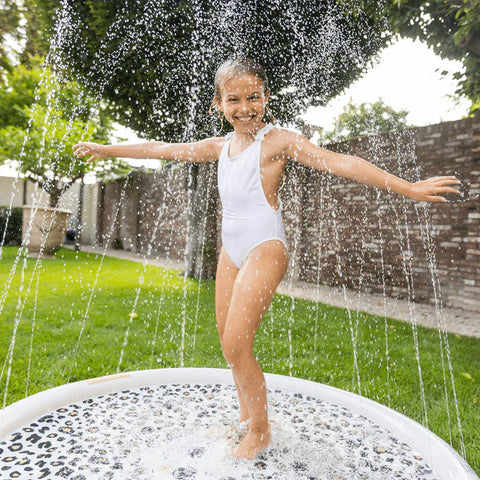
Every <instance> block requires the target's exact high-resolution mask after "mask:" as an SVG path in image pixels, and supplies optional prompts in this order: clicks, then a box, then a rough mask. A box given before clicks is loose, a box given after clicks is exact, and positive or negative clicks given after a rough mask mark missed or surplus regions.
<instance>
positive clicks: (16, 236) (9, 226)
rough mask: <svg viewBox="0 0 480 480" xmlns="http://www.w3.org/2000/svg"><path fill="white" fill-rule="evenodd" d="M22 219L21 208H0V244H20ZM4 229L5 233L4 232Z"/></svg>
mask: <svg viewBox="0 0 480 480" xmlns="http://www.w3.org/2000/svg"><path fill="white" fill-rule="evenodd" d="M22 218H23V209H22V208H21V207H13V208H12V209H11V210H10V209H9V208H8V207H0V244H3V245H9V246H17V245H21V244H22ZM5 229H6V231H5Z"/></svg>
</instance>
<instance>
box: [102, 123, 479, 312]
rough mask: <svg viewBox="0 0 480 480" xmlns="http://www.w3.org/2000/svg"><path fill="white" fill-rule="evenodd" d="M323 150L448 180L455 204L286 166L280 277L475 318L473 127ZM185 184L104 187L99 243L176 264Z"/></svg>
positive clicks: (168, 172)
mask: <svg viewBox="0 0 480 480" xmlns="http://www.w3.org/2000/svg"><path fill="white" fill-rule="evenodd" d="M328 148H329V149H331V150H334V151H339V152H345V153H350V154H355V155H358V156H361V157H363V158H366V159H368V160H369V161H371V162H372V163H373V164H375V165H377V166H379V167H380V168H383V169H386V170H387V171H389V172H391V173H393V174H395V175H398V176H400V177H402V178H405V179H407V180H409V181H417V180H419V179H424V178H426V177H430V176H437V175H456V176H457V177H458V178H459V179H461V180H462V182H463V185H462V187H461V191H462V197H461V198H457V197H456V196H452V195H450V196H449V197H448V198H449V200H451V201H450V202H447V203H435V204H433V203H429V204H424V203H416V202H413V201H411V200H408V199H404V198H403V197H401V196H399V195H395V194H389V193H388V192H385V191H380V190H377V189H374V188H372V187H367V186H364V185H361V184H356V183H352V182H348V181H346V180H344V179H341V178H338V177H332V176H330V175H327V174H324V173H320V172H317V171H315V170H311V169H309V168H307V167H304V166H303V165H300V164H298V163H294V162H291V164H290V165H289V166H288V167H287V174H286V181H285V185H284V186H283V188H282V190H281V197H282V203H283V211H284V219H285V224H286V229H287V237H288V242H289V250H290V258H291V261H290V272H289V274H288V275H290V276H291V277H293V278H294V279H300V280H303V281H307V282H320V283H322V284H328V285H346V286H347V287H348V288H360V289H362V290H363V291H370V292H380V293H381V292H385V293H386V294H387V295H390V296H395V297H408V298H411V299H413V300H416V301H422V302H434V301H435V298H436V299H437V300H438V301H441V302H443V304H444V305H446V306H458V307H463V308H468V309H472V310H476V311H480V200H479V193H480V180H479V174H480V118H479V117H478V116H477V117H476V118H468V119H464V120H459V121H455V122H446V123H442V124H438V125H431V126H428V127H421V128H415V129H412V130H406V131H403V132H392V133H387V134H381V135H378V136H373V137H363V138H358V139H353V140H351V141H348V142H343V143H338V144H334V145H330V146H328ZM186 181H187V176H186V173H185V167H184V166H183V165H176V166H173V167H171V168H164V169H162V170H160V171H159V172H156V173H154V174H146V173H142V174H137V175H134V176H133V177H132V178H130V180H129V182H128V183H127V185H126V186H125V185H122V184H120V183H119V184H109V185H105V186H104V188H103V194H102V195H100V196H99V197H100V198H102V199H103V200H102V201H100V204H101V205H103V207H102V208H101V209H100V210H99V211H100V212H101V213H100V214H99V215H100V217H101V220H100V219H99V221H98V223H99V225H103V228H101V229H100V235H99V241H100V242H103V241H104V239H106V238H107V237H108V238H109V242H110V244H111V245H113V243H114V242H115V243H116V244H117V245H118V246H121V247H122V248H126V249H132V250H135V251H142V252H146V253H147V251H149V250H150V254H157V255H160V256H169V257H171V258H180V259H182V258H184V257H185V248H186V239H187V237H188V230H189V226H188V222H187V220H188V216H187V208H188V204H189V202H188V198H187V192H186ZM122 192H123V193H122ZM122 195H124V200H123V201H122V202H120V201H119V199H120V198H121V197H122ZM119 205H120V208H118V206H119ZM117 210H118V214H117V221H116V222H115V223H114V224H113V228H112V219H113V218H114V216H115V211H117ZM136 211H138V212H139V214H138V215H136ZM108 229H110V231H111V235H110V236H108V235H107V233H106V232H107V230H108ZM149 245H150V247H149Z"/></svg>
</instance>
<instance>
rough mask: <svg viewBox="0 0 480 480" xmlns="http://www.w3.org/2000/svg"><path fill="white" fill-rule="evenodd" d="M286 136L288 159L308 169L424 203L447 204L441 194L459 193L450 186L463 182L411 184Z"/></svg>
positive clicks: (445, 180) (349, 157)
mask: <svg viewBox="0 0 480 480" xmlns="http://www.w3.org/2000/svg"><path fill="white" fill-rule="evenodd" d="M285 133H286V135H287V137H288V138H287V139H286V140H287V143H286V148H285V149H286V152H285V153H286V155H287V156H288V158H292V159H295V160H298V161H299V162H300V163H303V164H304V165H307V166H308V167H312V168H315V169H317V170H320V171H324V172H328V173H331V174H333V175H338V176H340V177H344V178H348V179H350V180H354V181H356V182H359V183H364V184H366V185H372V186H374V187H378V188H382V189H384V190H388V191H392V192H396V193H400V194H401V195H404V196H405V197H408V198H411V199H413V200H418V201H423V202H445V201H446V199H445V198H444V197H442V196H440V195H439V194H441V193H457V194H458V193H459V192H458V190H457V189H456V188H453V187H450V186H449V185H458V184H460V183H461V182H460V181H459V180H458V179H457V178H455V177H451V176H450V177H433V178H429V179H427V180H423V181H421V182H416V183H410V182H408V181H406V180H403V179H401V178H399V177H396V176H395V175H392V174H390V173H387V172H385V171H384V170H382V169H380V168H378V167H376V166H375V165H373V164H371V163H370V162H367V161H366V160H363V159H362V158H359V157H355V156H353V155H344V154H342V153H335V152H331V151H329V150H325V149H324V148H321V147H318V146H317V145H314V144H313V143H311V142H309V141H308V140H307V139H306V138H304V137H302V136H301V135H299V134H297V133H294V132H285Z"/></svg>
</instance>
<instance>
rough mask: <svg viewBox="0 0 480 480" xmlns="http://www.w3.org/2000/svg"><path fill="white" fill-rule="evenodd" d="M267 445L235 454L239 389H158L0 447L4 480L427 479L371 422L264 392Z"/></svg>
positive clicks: (74, 409)
mask: <svg viewBox="0 0 480 480" xmlns="http://www.w3.org/2000/svg"><path fill="white" fill-rule="evenodd" d="M268 399H269V412H270V420H271V430H272V443H271V446H270V447H269V448H268V449H267V450H266V451H264V452H263V453H261V454H260V455H259V456H258V457H257V458H256V459H255V460H252V461H246V460H237V459H234V458H233V457H232V456H231V449H232V448H233V447H234V446H235V445H236V444H238V442H239V441H240V439H241V438H242V435H244V434H245V432H246V430H247V426H246V425H240V426H238V422H237V421H236V420H237V419H238V407H237V403H236V393H235V388H234V387H232V386H227V385H192V384H189V385H159V386H153V387H145V388H139V389H135V390H128V391H124V392H117V393H112V394H109V395H102V396H99V397H95V398H91V399H88V400H86V401H84V402H81V403H76V404H72V405H68V406H66V407H64V408H60V409H58V410H56V411H54V412H51V413H49V414H48V415H45V416H44V417H42V418H39V419H38V420H36V421H35V422H32V423H31V424H29V425H26V426H25V427H24V428H22V429H21V430H19V431H18V432H15V433H13V434H12V435H11V437H10V438H9V439H8V440H6V441H3V442H1V443H0V479H2V480H3V479H10V478H20V479H22V480H24V479H34V480H40V479H45V478H48V479H70V480H97V479H98V480H100V479H101V480H107V479H118V480H120V479H121V480H133V479H135V480H157V479H158V480H202V479H212V480H246V479H248V480H253V479H271V480H292V479H297V480H347V479H348V480H367V479H368V480H380V479H381V480H384V479H387V478H388V479H405V480H412V479H415V480H433V479H435V478H437V477H436V475H435V473H434V472H433V471H432V469H431V468H430V467H429V466H428V465H426V463H425V462H424V460H423V459H422V457H421V456H420V455H419V454H418V453H417V452H415V451H414V450H412V449H411V448H410V447H409V446H408V445H406V444H405V443H402V442H401V441H400V440H398V439H397V438H395V437H393V436H392V435H391V434H390V433H389V432H388V431H386V430H383V429H382V428H380V427H379V426H377V425H376V424H375V423H374V422H372V421H371V420H369V419H367V418H365V417H362V416H360V415H357V414H354V413H352V412H351V411H349V410H347V409H345V408H343V407H339V406H336V405H333V404H330V403H328V402H325V401H323V400H321V399H319V398H316V397H312V396H306V395H301V394H294V393H290V392H284V391H280V390H275V391H270V392H269V396H268Z"/></svg>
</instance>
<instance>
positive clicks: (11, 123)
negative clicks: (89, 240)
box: [0, 58, 125, 207]
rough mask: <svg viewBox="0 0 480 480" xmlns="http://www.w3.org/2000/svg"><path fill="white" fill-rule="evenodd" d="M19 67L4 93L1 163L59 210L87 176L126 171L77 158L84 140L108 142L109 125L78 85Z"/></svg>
mask: <svg viewBox="0 0 480 480" xmlns="http://www.w3.org/2000/svg"><path fill="white" fill-rule="evenodd" d="M32 63H33V64H35V65H36V66H35V67H33V68H27V67H25V66H24V65H17V66H16V67H13V68H11V70H10V72H8V74H7V75H6V85H5V87H6V88H4V89H2V90H1V91H0V164H1V163H14V164H16V165H18V168H19V170H20V172H21V173H22V174H23V175H24V177H25V178H27V179H29V180H31V181H33V182H34V183H36V184H38V185H39V186H40V187H41V188H42V189H43V190H44V191H45V192H47V193H48V195H49V196H50V206H52V207H56V206H58V202H59V200H60V196H61V195H62V194H63V193H64V192H65V191H66V190H67V189H68V188H69V187H70V186H71V185H73V183H75V182H76V181H77V180H79V179H82V178H83V177H84V176H85V175H86V173H88V172H90V171H93V172H95V173H96V174H97V175H98V176H100V177H105V176H109V175H114V174H118V173H120V172H124V171H125V167H123V166H122V165H123V164H121V163H120V162H118V161H114V160H105V161H102V162H98V163H95V164H87V163H86V162H84V161H82V160H78V159H75V158H74V157H73V155H72V145H73V144H74V143H75V142H77V141H78V140H79V139H80V138H82V137H83V136H87V138H92V139H96V140H97V141H105V140H106V139H107V137H108V132H109V128H110V121H109V119H108V117H106V115H105V113H104V112H102V111H99V110H95V102H94V101H93V100H92V99H91V98H89V97H88V96H86V95H85V94H84V93H83V92H82V91H81V89H79V87H78V85H76V84H75V83H74V82H63V83H59V82H58V81H57V80H56V79H55V78H54V75H53V74H52V72H51V71H50V70H49V69H48V68H46V69H43V70H42V68H41V67H40V65H39V63H40V60H39V59H38V58H37V59H35V60H32Z"/></svg>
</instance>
